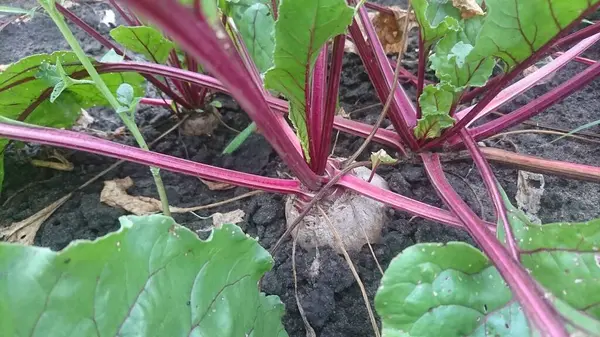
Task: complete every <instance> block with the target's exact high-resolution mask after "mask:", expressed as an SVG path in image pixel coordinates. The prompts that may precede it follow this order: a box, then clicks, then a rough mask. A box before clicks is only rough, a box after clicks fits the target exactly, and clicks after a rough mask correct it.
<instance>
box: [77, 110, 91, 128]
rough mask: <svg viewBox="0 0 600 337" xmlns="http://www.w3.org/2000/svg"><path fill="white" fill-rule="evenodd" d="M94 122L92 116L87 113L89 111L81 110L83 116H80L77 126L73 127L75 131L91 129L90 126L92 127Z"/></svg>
mask: <svg viewBox="0 0 600 337" xmlns="http://www.w3.org/2000/svg"><path fill="white" fill-rule="evenodd" d="M94 121H95V119H94V117H92V116H90V114H89V113H88V112H87V110H85V109H81V115H80V116H79V118H78V119H77V121H75V125H74V126H73V129H75V130H85V129H88V128H89V127H90V125H92V124H93V123H94Z"/></svg>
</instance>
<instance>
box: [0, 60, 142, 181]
mask: <svg viewBox="0 0 600 337" xmlns="http://www.w3.org/2000/svg"><path fill="white" fill-rule="evenodd" d="M57 62H58V63H57ZM57 65H58V66H57ZM58 67H60V70H59V69H58ZM81 72H83V74H87V73H85V70H84V68H83V67H82V66H81V64H80V63H79V61H78V59H77V56H75V54H74V53H72V52H55V53H53V54H40V55H33V56H29V57H27V58H24V59H21V60H20V61H18V62H16V63H13V64H11V65H9V66H8V68H7V69H6V70H5V71H4V72H1V73H0V116H1V117H5V118H9V119H17V117H19V115H21V114H22V113H23V112H24V111H26V110H28V109H32V110H33V111H31V114H30V115H29V117H27V119H25V122H27V123H30V124H35V125H42V126H50V127H57V128H68V127H70V126H71V125H73V123H74V122H75V121H76V120H77V117H79V113H80V111H81V109H87V108H90V107H92V106H99V105H100V106H102V105H103V106H110V104H108V102H107V101H106V98H105V97H104V95H102V94H101V93H100V92H99V91H98V90H97V89H96V86H95V85H94V84H91V82H88V81H86V80H75V79H72V78H70V76H73V74H74V73H81ZM101 76H102V79H103V80H104V82H105V83H106V85H108V87H109V89H111V90H112V91H116V90H117V88H118V87H119V86H120V85H121V84H123V83H125V82H127V83H129V84H130V85H132V86H133V88H134V89H135V93H136V95H137V96H138V97H139V96H142V95H143V94H144V92H145V85H144V78H143V77H141V76H140V75H138V74H135V73H116V74H103V75H101ZM59 83H62V84H60V85H58V84H59ZM73 84H77V85H73ZM57 85H58V87H57ZM36 104H37V106H36ZM2 141H3V140H2V139H0V143H1V142H2ZM0 157H1V155H0ZM1 167H2V165H0V172H2V173H0V174H2V175H3V174H4V170H3V169H2V168H1Z"/></svg>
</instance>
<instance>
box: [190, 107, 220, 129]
mask: <svg viewBox="0 0 600 337" xmlns="http://www.w3.org/2000/svg"><path fill="white" fill-rule="evenodd" d="M211 110H213V111H210V112H209V111H207V112H202V113H198V114H195V115H194V116H190V117H189V118H188V119H186V120H185V122H183V124H181V133H183V134H184V135H186V136H203V135H211V134H212V133H213V131H215V129H216V128H217V126H219V122H220V120H219V116H217V114H218V113H219V112H218V111H216V109H211Z"/></svg>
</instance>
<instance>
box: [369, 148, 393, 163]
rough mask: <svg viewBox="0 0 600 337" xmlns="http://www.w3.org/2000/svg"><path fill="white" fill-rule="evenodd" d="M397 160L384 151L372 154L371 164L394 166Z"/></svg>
mask: <svg viewBox="0 0 600 337" xmlns="http://www.w3.org/2000/svg"><path fill="white" fill-rule="evenodd" d="M396 161H397V160H396V159H394V158H392V156H390V155H389V154H388V153H387V152H385V150H384V149H381V150H379V151H377V152H372V153H371V163H372V164H373V165H375V163H383V164H388V165H389V164H394V163H395V162H396Z"/></svg>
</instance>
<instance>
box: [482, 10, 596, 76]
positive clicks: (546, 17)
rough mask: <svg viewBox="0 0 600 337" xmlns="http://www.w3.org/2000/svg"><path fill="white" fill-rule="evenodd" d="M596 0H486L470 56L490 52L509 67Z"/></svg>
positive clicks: (525, 56)
mask: <svg viewBox="0 0 600 337" xmlns="http://www.w3.org/2000/svg"><path fill="white" fill-rule="evenodd" d="M598 1H600V0H570V1H565V0H528V1H514V0H486V1H485V4H486V12H487V17H486V18H485V20H484V22H483V26H482V28H481V31H480V33H479V36H478V39H477V43H476V44H475V45H474V47H475V48H474V49H473V52H472V54H473V56H472V59H473V60H480V59H483V58H486V57H489V56H491V55H494V56H496V57H499V58H501V59H502V60H503V61H504V62H506V64H507V65H508V66H509V67H513V66H514V65H515V64H518V63H520V62H522V61H524V60H525V59H526V58H528V57H529V56H530V55H531V54H533V53H534V52H536V51H537V50H539V49H540V48H541V47H542V46H543V45H544V44H546V43H547V42H548V41H550V40H551V39H552V38H553V37H554V36H555V35H556V34H558V33H559V32H561V31H562V30H563V29H564V28H565V27H567V26H568V25H569V24H570V23H571V22H573V21H575V20H576V19H577V18H578V17H579V16H580V15H581V14H582V13H583V12H584V11H585V10H586V9H588V8H590V7H591V6H593V5H594V4H596V3H598Z"/></svg>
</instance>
